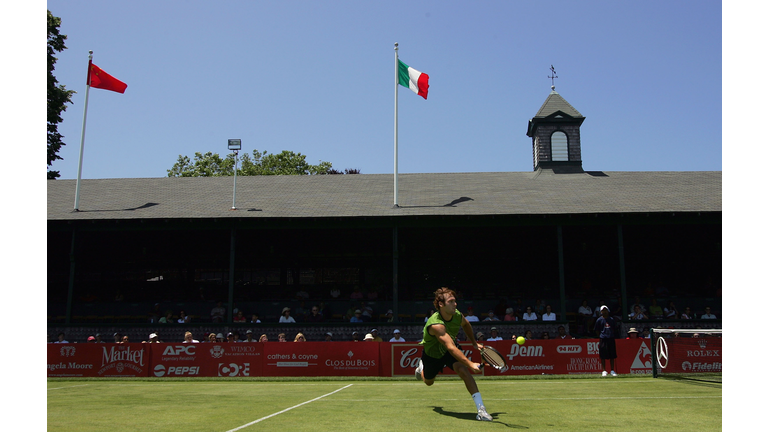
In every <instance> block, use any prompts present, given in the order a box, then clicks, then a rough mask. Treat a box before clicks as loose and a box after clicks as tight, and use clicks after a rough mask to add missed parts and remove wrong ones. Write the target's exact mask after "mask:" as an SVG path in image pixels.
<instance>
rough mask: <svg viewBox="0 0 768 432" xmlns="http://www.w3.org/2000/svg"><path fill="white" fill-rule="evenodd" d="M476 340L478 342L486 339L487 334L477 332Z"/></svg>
mask: <svg viewBox="0 0 768 432" xmlns="http://www.w3.org/2000/svg"><path fill="white" fill-rule="evenodd" d="M475 340H476V341H478V342H481V341H485V335H484V334H483V332H477V334H476V335H475Z"/></svg>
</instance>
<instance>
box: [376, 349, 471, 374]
mask: <svg viewBox="0 0 768 432" xmlns="http://www.w3.org/2000/svg"><path fill="white" fill-rule="evenodd" d="M381 345H382V346H381V348H382V356H385V355H386V354H389V358H390V359H391V360H390V361H391V363H392V364H391V371H392V374H391V375H389V376H406V375H410V376H413V374H414V372H415V371H416V366H418V359H420V358H421V353H422V346H421V345H419V344H418V343H415V342H413V343H391V344H390V343H387V344H384V343H382V344H381ZM459 348H460V349H461V351H462V352H463V353H464V355H465V356H467V358H468V359H470V360H472V361H474V362H477V363H479V362H480V353H479V352H477V350H475V349H474V347H473V346H472V345H471V344H470V343H469V342H464V343H461V342H459ZM386 349H388V350H389V353H386V352H385V351H384V350H386ZM442 373H443V374H447V375H455V372H453V371H452V370H451V369H450V368H445V369H443V372H442Z"/></svg>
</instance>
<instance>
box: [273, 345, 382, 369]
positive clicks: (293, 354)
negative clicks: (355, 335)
mask: <svg viewBox="0 0 768 432" xmlns="http://www.w3.org/2000/svg"><path fill="white" fill-rule="evenodd" d="M379 345H385V344H383V343H377V342H302V343H295V342H285V343H279V342H267V343H265V344H264V359H263V366H262V368H263V372H264V376H378V375H379V372H380V368H379V364H380V361H379Z"/></svg>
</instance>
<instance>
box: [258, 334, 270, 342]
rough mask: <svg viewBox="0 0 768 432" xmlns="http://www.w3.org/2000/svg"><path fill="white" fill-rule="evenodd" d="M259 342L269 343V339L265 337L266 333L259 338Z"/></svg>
mask: <svg viewBox="0 0 768 432" xmlns="http://www.w3.org/2000/svg"><path fill="white" fill-rule="evenodd" d="M259 342H269V338H268V337H267V335H266V333H265V334H263V335H261V336H259Z"/></svg>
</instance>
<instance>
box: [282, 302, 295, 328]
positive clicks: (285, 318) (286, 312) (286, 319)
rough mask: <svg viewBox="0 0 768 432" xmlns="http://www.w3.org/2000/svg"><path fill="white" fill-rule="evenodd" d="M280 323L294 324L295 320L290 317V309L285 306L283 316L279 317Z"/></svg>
mask: <svg viewBox="0 0 768 432" xmlns="http://www.w3.org/2000/svg"><path fill="white" fill-rule="evenodd" d="M280 322H281V323H290V324H295V323H296V320H295V319H293V317H292V316H291V308H289V307H287V306H286V307H284V308H283V314H282V315H281V316H280Z"/></svg>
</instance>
